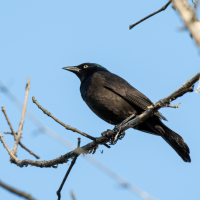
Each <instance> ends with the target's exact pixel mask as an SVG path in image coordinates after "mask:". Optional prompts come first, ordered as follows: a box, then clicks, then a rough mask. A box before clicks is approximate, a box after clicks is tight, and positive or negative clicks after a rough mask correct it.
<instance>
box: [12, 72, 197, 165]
mask: <svg viewBox="0 0 200 200" xmlns="http://www.w3.org/2000/svg"><path fill="white" fill-rule="evenodd" d="M199 77H200V72H199V73H197V74H196V75H195V76H193V77H192V78H190V79H189V80H188V81H186V82H185V83H184V84H183V85H182V86H181V87H180V88H178V89H177V90H175V91H174V92H173V93H172V94H170V95H168V96H167V97H165V98H164V99H162V100H160V101H158V102H157V103H155V104H153V105H152V106H150V107H149V108H148V110H146V111H145V112H144V113H142V114H141V115H139V116H137V117H135V118H134V119H132V120H130V121H128V122H127V123H126V124H123V125H122V126H121V127H120V131H122V132H123V131H125V130H127V129H129V128H131V127H134V126H137V125H138V124H140V123H142V122H143V121H145V120H146V119H147V118H148V117H150V116H151V115H152V113H153V112H154V111H155V110H158V109H160V108H161V107H163V106H166V105H168V104H169V102H171V101H173V100H175V99H177V98H178V97H180V96H182V95H183V94H185V93H187V92H191V91H192V90H193V84H194V83H195V82H197V81H198V79H199ZM115 134H116V129H114V130H107V131H105V132H103V133H102V136H101V137H99V138H96V140H95V141H93V142H90V143H88V144H86V145H84V146H82V147H81V148H76V149H75V150H73V151H70V152H69V153H67V154H65V155H63V156H60V157H58V158H56V159H53V160H49V161H33V160H28V159H26V160H18V159H17V160H11V162H12V163H15V164H16V165H17V166H19V167H23V166H28V165H31V166H36V167H56V165H58V164H63V163H66V162H67V161H68V159H70V158H74V156H75V155H77V154H80V153H84V154H85V153H88V151H90V150H92V149H93V148H95V147H96V145H97V144H103V143H107V142H109V141H110V138H111V137H112V136H113V135H115Z"/></svg>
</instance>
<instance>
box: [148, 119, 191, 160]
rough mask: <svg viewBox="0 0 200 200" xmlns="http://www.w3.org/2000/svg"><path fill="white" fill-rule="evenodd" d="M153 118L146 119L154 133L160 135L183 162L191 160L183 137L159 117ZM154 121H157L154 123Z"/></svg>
mask: <svg viewBox="0 0 200 200" xmlns="http://www.w3.org/2000/svg"><path fill="white" fill-rule="evenodd" d="M153 118H154V119H153V120H151V122H148V120H147V126H148V127H149V128H151V129H152V130H153V131H154V132H155V133H157V134H158V135H160V136H161V137H162V138H163V139H164V140H165V141H166V142H167V143H168V144H169V145H170V146H171V147H172V148H173V149H174V150H175V151H176V152H177V153H178V155H179V156H180V157H181V158H182V159H183V160H184V161H185V162H191V158H190V155H189V154H190V150H189V147H188V146H187V144H186V143H185V142H184V140H183V138H182V137H181V136H180V135H178V134H177V133H175V132H174V131H172V130H171V129H169V128H168V127H167V126H165V125H164V124H163V123H162V122H161V121H160V119H158V118H157V119H155V117H153ZM155 121H156V122H157V123H156V125H155Z"/></svg>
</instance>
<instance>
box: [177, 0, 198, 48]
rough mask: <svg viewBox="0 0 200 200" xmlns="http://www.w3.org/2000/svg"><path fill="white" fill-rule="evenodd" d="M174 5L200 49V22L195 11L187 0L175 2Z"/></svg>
mask: <svg viewBox="0 0 200 200" xmlns="http://www.w3.org/2000/svg"><path fill="white" fill-rule="evenodd" d="M173 3H174V5H175V7H176V9H177V10H178V12H179V14H180V16H181V18H182V19H183V21H184V22H185V25H186V27H187V28H188V29H189V31H190V33H191V35H192V37H193V38H194V39H195V41H196V43H197V45H198V46H199V49H200V21H199V20H198V19H197V17H196V14H195V11H194V10H193V9H192V8H191V7H190V5H189V3H188V1H187V0H173Z"/></svg>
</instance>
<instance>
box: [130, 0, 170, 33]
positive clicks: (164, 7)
mask: <svg viewBox="0 0 200 200" xmlns="http://www.w3.org/2000/svg"><path fill="white" fill-rule="evenodd" d="M171 2H172V0H170V1H169V2H168V3H167V4H166V5H164V6H163V7H162V8H161V9H159V10H157V11H156V12H154V13H152V14H150V15H148V16H146V17H145V18H143V19H141V20H139V21H138V22H136V23H134V24H132V25H130V26H129V29H132V28H133V27H134V26H136V25H138V24H140V23H141V22H143V21H144V20H146V19H148V18H150V17H152V16H154V15H156V14H158V13H159V12H161V11H164V10H165V9H166V8H167V7H168V6H169V4H170V3H171Z"/></svg>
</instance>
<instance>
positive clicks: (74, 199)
mask: <svg viewBox="0 0 200 200" xmlns="http://www.w3.org/2000/svg"><path fill="white" fill-rule="evenodd" d="M70 193H71V196H72V200H76V198H75V195H74V192H73V191H71V192H70Z"/></svg>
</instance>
